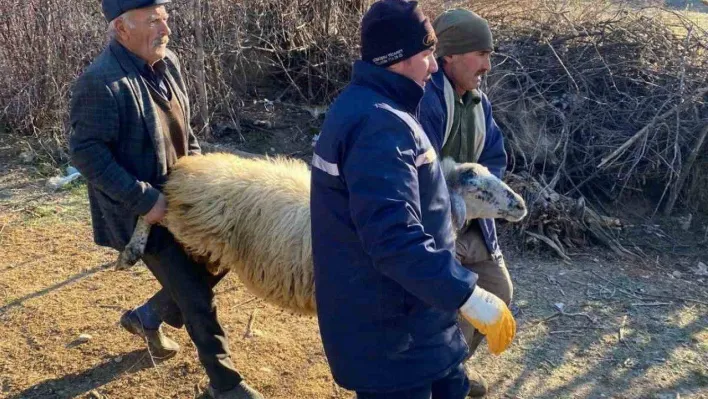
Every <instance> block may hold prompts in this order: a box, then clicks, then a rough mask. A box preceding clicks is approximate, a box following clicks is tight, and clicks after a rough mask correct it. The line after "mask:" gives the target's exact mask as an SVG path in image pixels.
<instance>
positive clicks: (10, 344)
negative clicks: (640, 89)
mask: <svg viewBox="0 0 708 399" xmlns="http://www.w3.org/2000/svg"><path fill="white" fill-rule="evenodd" d="M283 123H286V124H287V121H283ZM285 132H286V133H280V136H279V135H278V134H273V135H270V136H268V140H266V142H264V143H260V144H259V143H258V142H254V141H249V140H247V139H245V138H243V137H241V138H239V139H238V140H236V141H239V140H240V142H239V143H238V144H239V145H240V146H241V148H243V149H246V150H253V149H254V148H258V149H263V148H265V150H266V151H267V150H269V149H272V151H271V152H276V153H277V152H282V148H280V147H276V146H278V145H283V146H284V145H286V144H287V142H288V141H290V142H291V144H292V143H295V144H296V145H295V148H297V149H296V150H295V152H296V154H295V155H298V153H299V154H300V155H302V154H306V153H307V148H308V146H309V140H310V139H311V135H312V132H310V131H303V130H302V129H298V132H293V131H288V130H287V129H286V130H285ZM288 132H289V133H288ZM236 136H238V135H236ZM264 146H265V147H264ZM288 148H293V145H290V146H289V147H288ZM18 152H21V149H19V150H18V147H17V146H16V145H15V144H9V143H7V142H2V141H0V397H2V398H11V399H19V398H73V397H79V398H112V399H120V398H195V397H202V396H203V394H202V391H203V389H204V386H205V384H206V383H207V379H206V377H205V374H204V372H203V370H202V368H201V366H200V364H199V361H198V358H197V354H196V351H195V348H194V346H193V345H191V343H190V341H189V337H188V336H187V334H186V332H185V331H184V330H174V329H171V328H169V327H168V328H166V331H167V333H168V334H169V335H170V336H172V337H174V338H175V339H176V340H177V341H178V342H179V344H180V345H181V346H182V351H181V353H180V354H179V355H177V356H176V357H174V358H172V359H170V360H167V361H165V362H161V363H153V361H152V360H151V358H150V356H149V354H148V353H147V350H146V345H145V344H144V343H143V342H141V341H140V340H138V339H136V338H135V337H134V336H131V335H130V334H128V333H126V332H124V331H122V330H121V329H120V327H119V325H118V318H119V316H120V314H121V313H122V312H123V311H124V310H126V309H129V308H131V307H133V306H134V305H136V304H139V303H141V302H142V301H143V300H145V299H146V298H148V297H149V296H150V295H151V294H152V293H153V292H154V291H155V290H156V289H157V288H158V285H157V283H156V282H155V280H154V278H153V277H152V275H151V274H150V272H149V271H147V269H146V268H145V267H144V266H138V267H135V268H133V269H131V270H129V271H115V270H113V269H112V265H111V263H112V262H113V261H114V260H115V258H116V253H115V252H114V251H111V250H107V249H101V248H99V247H97V246H95V245H94V244H93V241H92V236H91V228H90V221H89V214H88V200H87V198H86V190H85V186H84V185H83V183H80V182H79V183H72V184H71V185H70V186H69V187H68V188H66V189H64V190H60V191H57V192H54V191H51V190H49V189H47V188H46V181H47V178H48V177H49V176H51V175H52V173H53V172H55V171H54V170H53V169H52V168H51V167H48V166H46V165H43V164H42V163H41V162H39V161H38V160H34V161H29V162H28V163H24V164H23V163H18V162H17V161H16V159H17V157H18ZM701 227H703V226H698V227H696V229H697V230H695V231H694V232H693V233H692V234H689V236H690V237H688V238H686V239H685V240H684V239H682V240H679V241H674V240H676V239H672V238H670V237H667V236H666V235H665V234H664V233H663V230H662V229H661V227H660V226H654V225H651V226H637V227H636V232H638V234H639V235H640V236H641V235H646V236H651V237H653V238H655V239H656V245H653V244H652V245H649V246H650V247H651V246H654V248H646V247H645V248H642V249H643V250H644V251H645V253H646V254H647V255H648V256H651V258H652V261H642V262H633V263H629V262H625V261H620V260H617V259H614V258H612V257H610V256H609V255H608V254H606V253H605V252H606V251H603V250H602V249H596V250H589V251H588V252H586V253H583V254H578V255H577V256H576V257H575V259H574V261H573V262H572V263H570V264H566V263H563V262H561V261H559V260H556V259H555V258H552V257H550V256H549V255H547V254H546V253H545V252H543V253H541V254H538V253H535V252H532V251H531V252H530V251H526V252H522V251H519V250H516V249H515V247H516V246H515V245H512V243H510V242H508V239H507V240H506V241H503V242H502V243H503V245H504V246H505V248H507V249H508V250H507V251H506V255H507V260H508V265H509V267H510V272H511V275H512V278H513V280H514V283H515V292H514V297H515V300H514V306H513V310H514V311H515V312H516V316H517V322H518V326H519V327H518V334H517V338H516V340H515V343H514V344H513V346H512V347H511V349H510V350H509V351H507V352H506V353H504V354H503V355H501V356H499V357H497V356H493V355H491V354H489V353H488V351H487V349H486V347H484V346H483V347H482V348H480V351H479V352H478V353H477V355H476V356H475V357H474V358H473V359H472V361H471V362H470V364H469V365H471V366H473V367H474V368H476V369H477V370H479V371H481V372H482V373H483V374H484V375H485V376H486V377H487V379H488V381H489V383H490V386H491V393H490V395H489V397H490V398H606V397H607V398H667V399H668V398H672V399H673V398H708V369H707V367H706V364H708V290H706V281H708V276H706V275H705V272H704V271H702V270H701V269H699V268H698V266H697V264H698V261H702V262H703V263H708V255H706V254H708V251H707V250H706V249H707V248H708V247H706V245H705V243H703V244H701V243H700V242H701V238H702V236H703V234H702V232H700V228H701ZM662 235H663V236H662ZM691 238H694V239H695V240H694V241H695V244H692V241H690V239H691ZM662 243H663V244H666V243H668V245H669V247H662V246H661V245H662ZM672 243H674V244H675V245H674V244H672ZM667 248H668V249H667ZM217 293H218V294H217V303H218V305H217V306H218V309H219V318H220V320H221V321H222V323H223V325H224V326H225V329H226V330H227V332H228V334H229V338H230V342H231V351H232V355H233V358H234V361H235V363H236V365H237V367H238V369H239V370H240V371H241V372H242V374H243V375H244V376H245V377H246V379H247V380H248V381H249V383H251V384H252V385H253V386H255V387H257V388H258V389H259V390H260V391H261V392H262V393H263V394H264V395H265V396H266V397H267V398H351V397H352V396H353V394H352V393H351V392H349V391H346V390H344V389H342V388H340V387H338V386H337V385H336V384H335V383H334V382H333V380H332V378H331V376H330V374H329V369H328V367H327V363H326V359H325V357H324V353H323V350H322V345H321V342H320V339H319V334H318V327H317V321H316V319H314V318H303V317H299V316H295V315H291V314H289V313H287V312H283V311H281V310H279V309H277V308H275V307H273V306H270V305H268V304H265V303H263V302H262V301H261V300H259V299H258V298H256V297H254V296H253V295H251V294H250V293H249V292H247V291H246V290H245V288H244V287H243V286H242V285H241V284H240V283H239V281H238V280H237V278H235V277H231V278H226V279H225V280H224V281H223V282H222V283H221V284H220V285H219V286H218V287H217ZM249 321H252V323H250V324H251V325H250V328H249ZM82 334H88V335H90V337H83V339H82V338H80V337H81V336H82Z"/></svg>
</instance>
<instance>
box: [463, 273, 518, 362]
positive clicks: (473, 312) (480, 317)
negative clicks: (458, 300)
mask: <svg viewBox="0 0 708 399" xmlns="http://www.w3.org/2000/svg"><path fill="white" fill-rule="evenodd" d="M460 313H461V314H462V316H463V317H464V318H465V319H467V321H469V322H470V323H472V325H473V326H474V328H476V329H477V331H479V332H481V333H482V334H484V335H485V336H486V337H487V343H488V344H489V350H490V351H491V352H492V353H493V354H495V355H499V354H501V353H502V352H504V351H505V350H506V349H507V348H508V347H509V345H510V344H511V341H512V340H513V339H514V335H516V320H514V316H513V315H512V314H511V311H509V308H508V307H507V306H506V304H505V303H504V301H502V300H501V299H499V297H498V296H496V295H494V294H492V293H491V292H489V291H487V290H485V289H484V288H482V287H480V286H477V287H475V289H474V291H472V295H471V296H470V297H469V299H468V300H467V302H465V304H464V305H462V307H461V308H460Z"/></svg>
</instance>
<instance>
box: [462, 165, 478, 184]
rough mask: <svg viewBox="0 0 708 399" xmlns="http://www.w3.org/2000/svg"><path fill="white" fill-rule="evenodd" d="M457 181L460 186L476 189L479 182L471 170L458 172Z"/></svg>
mask: <svg viewBox="0 0 708 399" xmlns="http://www.w3.org/2000/svg"><path fill="white" fill-rule="evenodd" d="M458 180H459V182H460V185H463V186H471V187H476V186H477V183H478V181H479V176H478V175H477V173H476V172H475V171H474V170H472V169H464V170H462V171H461V172H460V175H459V176H458Z"/></svg>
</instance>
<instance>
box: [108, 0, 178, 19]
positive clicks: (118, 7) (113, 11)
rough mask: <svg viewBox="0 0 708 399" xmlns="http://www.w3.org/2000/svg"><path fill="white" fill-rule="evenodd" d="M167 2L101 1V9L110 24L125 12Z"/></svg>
mask: <svg viewBox="0 0 708 399" xmlns="http://www.w3.org/2000/svg"><path fill="white" fill-rule="evenodd" d="M169 2H170V0H101V8H103V15H104V16H105V17H106V21H108V22H111V21H113V20H114V19H116V18H117V17H119V16H120V15H121V14H123V13H124V12H126V11H129V10H133V9H136V8H143V7H149V6H157V5H160V4H166V3H169Z"/></svg>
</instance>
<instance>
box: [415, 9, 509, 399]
mask: <svg viewBox="0 0 708 399" xmlns="http://www.w3.org/2000/svg"><path fill="white" fill-rule="evenodd" d="M433 27H434V29H435V33H436V35H437V37H438V46H437V51H436V55H437V57H438V59H437V61H438V63H439V65H440V66H441V67H440V69H439V71H438V72H436V73H434V74H433V76H432V81H431V82H430V84H428V85H427V86H426V93H425V97H424V99H423V101H422V104H423V105H422V107H421V115H420V118H421V124H422V125H423V127H424V130H425V132H426V133H427V134H428V136H429V138H430V141H431V142H432V143H433V145H434V146H435V148H436V150H437V152H438V154H439V155H440V156H441V157H452V158H453V159H454V160H455V161H457V162H477V163H481V164H482V165H484V166H486V167H487V168H489V170H490V171H491V172H492V173H493V174H495V175H496V176H497V177H499V178H501V177H502V174H503V172H504V169H505V168H506V153H505V151H504V140H503V137H502V134H501V132H500V131H499V127H498V126H497V124H496V122H494V118H493V117H492V106H491V104H490V102H489V100H488V99H487V96H485V95H484V93H482V92H481V91H480V90H479V86H480V83H481V79H482V76H484V74H486V73H487V72H488V71H489V70H490V68H491V64H490V59H489V57H490V55H491V53H492V50H493V48H494V45H493V41H492V32H491V30H490V29H489V24H488V23H487V21H486V20H484V19H482V18H481V17H479V16H478V15H477V14H475V13H473V12H471V11H468V10H465V9H454V10H449V11H446V12H444V13H443V14H441V15H440V16H439V17H438V18H436V19H435V21H434V22H433ZM458 233H459V235H458V239H457V243H456V251H457V256H458V259H459V260H460V262H461V263H462V265H463V266H464V267H466V268H467V269H469V270H471V271H473V272H474V273H475V274H477V276H478V280H477V284H479V286H481V287H484V289H486V290H488V291H489V292H491V293H493V294H494V295H496V296H498V297H499V298H501V299H502V300H504V302H506V303H507V304H509V303H510V302H511V297H512V293H513V286H512V283H511V278H510V277H509V272H508V271H507V268H506V265H505V263H504V258H503V257H502V254H501V250H500V248H499V244H498V242H497V236H496V229H495V226H494V220H493V219H482V220H473V221H470V222H468V223H467V224H466V225H465V226H463V227H462V229H461V230H460V231H459V232H458ZM460 327H461V328H462V332H463V333H464V335H465V339H466V340H467V343H468V345H469V346H470V352H471V353H474V351H475V349H476V348H477V347H478V346H479V344H480V343H481V342H482V340H483V339H484V335H483V334H479V333H478V332H476V331H475V328H474V327H473V326H472V325H471V324H470V323H467V322H466V321H465V320H464V318H462V319H461V320H460ZM467 372H468V375H469V378H470V382H471V388H470V392H471V393H473V394H474V395H475V396H483V395H484V394H486V392H487V383H486V381H485V380H484V378H483V377H482V376H481V375H480V374H479V373H478V372H476V371H475V370H472V369H468V370H467Z"/></svg>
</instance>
